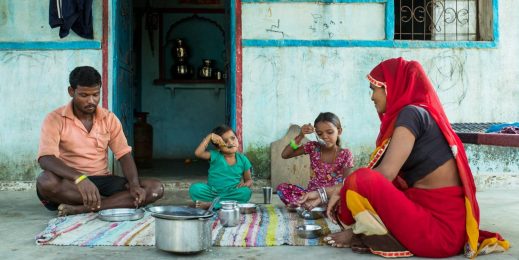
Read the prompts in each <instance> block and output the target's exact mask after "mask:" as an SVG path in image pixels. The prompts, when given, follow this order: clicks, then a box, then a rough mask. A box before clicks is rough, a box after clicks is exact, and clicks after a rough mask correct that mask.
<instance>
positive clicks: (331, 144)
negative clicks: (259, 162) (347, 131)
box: [277, 112, 353, 206]
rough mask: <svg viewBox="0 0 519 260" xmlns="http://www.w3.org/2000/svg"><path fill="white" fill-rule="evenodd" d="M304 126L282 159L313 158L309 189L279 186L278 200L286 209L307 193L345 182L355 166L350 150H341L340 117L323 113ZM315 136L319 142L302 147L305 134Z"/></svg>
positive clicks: (284, 152) (286, 184)
mask: <svg viewBox="0 0 519 260" xmlns="http://www.w3.org/2000/svg"><path fill="white" fill-rule="evenodd" d="M314 126H315V128H314V127H313V126H312V125H311V124H306V125H303V127H301V133H299V135H298V136H296V137H295V138H294V139H292V140H291V141H290V143H289V144H288V145H287V146H286V147H285V149H284V150H283V152H282V153H281V157H283V159H288V158H292V157H296V156H299V155H302V154H308V155H309V156H310V168H311V169H312V175H311V176H310V182H309V183H308V187H307V189H306V190H305V189H303V188H302V187H300V186H298V185H294V184H288V183H282V184H280V185H279V186H278V187H277V193H278V195H279V198H280V199H281V201H283V203H285V204H286V205H287V206H294V205H296V204H297V203H296V202H297V201H298V200H299V198H300V197H301V196H302V195H303V194H304V193H306V192H309V191H315V190H318V189H320V188H325V187H330V186H334V185H336V184H338V183H342V180H343V178H345V177H346V176H347V175H348V174H349V173H350V172H351V168H352V167H353V155H352V153H351V152H350V150H348V149H341V147H340V140H339V135H341V133H342V127H341V122H340V121H339V118H338V117H337V116H336V115H335V114H333V113H330V112H325V113H320V114H319V116H318V117H317V118H316V119H315V122H314ZM314 132H315V133H316V134H317V136H318V137H319V138H318V141H311V142H308V143H306V144H304V145H300V143H301V140H302V139H303V138H304V137H305V135H306V134H311V133H314Z"/></svg>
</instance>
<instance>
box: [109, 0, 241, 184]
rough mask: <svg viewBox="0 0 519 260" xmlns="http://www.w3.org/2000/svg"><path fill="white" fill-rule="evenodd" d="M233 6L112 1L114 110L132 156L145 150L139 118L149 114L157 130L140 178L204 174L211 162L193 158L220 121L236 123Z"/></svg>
mask: <svg viewBox="0 0 519 260" xmlns="http://www.w3.org/2000/svg"><path fill="white" fill-rule="evenodd" d="M231 4H232V3H231V1H227V0H179V1H174V2H173V1H161V0H133V1H132V0H115V1H114V3H113V6H114V7H115V8H114V11H113V13H112V15H113V17H114V23H113V25H114V27H113V28H117V30H114V32H113V33H112V36H113V37H114V40H113V44H114V45H113V46H114V48H113V51H114V54H113V56H114V62H113V69H114V77H113V86H114V87H113V93H112V94H113V96H112V98H113V110H114V112H115V113H116V114H117V115H118V117H119V118H120V119H121V122H122V123H123V128H124V131H125V134H126V135H127V137H128V141H129V143H130V144H132V146H133V147H134V156H137V154H141V155H142V153H141V152H142V151H139V149H143V148H142V146H140V145H139V141H136V142H134V140H142V139H139V133H140V132H139V131H136V132H135V133H134V132H133V125H134V122H135V117H134V116H135V115H136V114H137V113H147V123H149V124H150V125H151V126H152V128H153V141H152V145H151V148H150V149H151V154H152V157H151V163H146V164H142V163H140V164H139V165H138V166H139V174H140V176H145V177H160V178H166V179H168V178H169V177H172V178H173V179H176V178H183V177H182V176H185V175H190V176H191V177H196V176H199V177H200V178H205V177H206V176H207V168H208V163H207V162H202V161H198V160H196V158H194V150H195V149H196V147H197V146H198V144H199V143H200V141H201V140H202V139H203V138H204V137H205V136H206V135H207V134H208V133H209V132H210V131H211V130H212V129H213V128H214V127H216V126H217V125H220V124H223V123H225V124H229V125H231V126H233V127H235V123H233V122H235V121H236V120H235V118H236V116H235V112H234V111H235V110H236V108H235V102H234V101H233V100H235V98H234V97H233V95H234V94H233V93H236V91H235V90H234V88H235V84H232V83H231V82H235V80H234V81H233V78H234V77H235V75H234V74H233V73H231V72H233V71H236V70H235V69H234V68H233V67H234V66H233V65H231V59H232V57H233V56H235V55H234V53H232V52H231V48H233V47H232V39H233V38H234V37H235V36H234V35H233V33H231V32H233V31H234V30H232V21H231V19H230V13H231ZM130 14H131V15H130ZM130 17H131V18H130ZM126 26H128V27H126ZM179 41H180V42H181V43H180V44H179ZM179 49H180V50H183V54H182V55H183V56H179V54H178V50H179ZM232 64H236V63H232ZM208 71H209V72H208ZM141 115H142V114H141ZM123 121H124V122H123ZM137 159H138V158H136V161H138V160H137Z"/></svg>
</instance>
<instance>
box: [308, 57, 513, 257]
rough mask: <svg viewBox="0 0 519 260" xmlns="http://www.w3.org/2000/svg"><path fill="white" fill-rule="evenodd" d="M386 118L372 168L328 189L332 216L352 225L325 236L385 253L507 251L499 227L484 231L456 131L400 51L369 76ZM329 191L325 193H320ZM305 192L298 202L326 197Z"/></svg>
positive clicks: (423, 77) (425, 254) (445, 254)
mask: <svg viewBox="0 0 519 260" xmlns="http://www.w3.org/2000/svg"><path fill="white" fill-rule="evenodd" d="M368 80H369V82H370V88H371V89H372V91H373V94H372V97H371V99H372V100H373V102H374V103H375V107H376V109H377V113H378V114H379V117H380V120H381V126H380V132H379V135H378V138H377V142H376V145H377V148H376V149H375V151H374V152H373V154H372V156H371V160H370V163H369V164H368V166H367V168H361V169H358V170H357V171H355V172H353V173H352V174H351V175H350V176H348V178H346V180H345V181H344V184H343V185H338V186H335V187H331V188H327V189H326V194H327V197H329V198H330V199H329V202H328V211H327V213H328V216H332V217H333V216H335V218H334V220H335V221H337V222H338V223H339V224H341V223H342V224H345V225H347V226H348V227H347V229H345V230H344V231H343V232H340V233H336V234H332V235H330V236H328V237H326V238H325V240H327V241H328V243H329V244H331V245H334V246H338V247H351V248H352V250H354V251H355V252H371V253H373V254H378V255H381V256H384V257H406V256H412V255H416V256H422V257H448V256H454V255H458V254H460V253H462V252H463V251H464V253H465V255H466V256H467V257H471V258H472V257H475V256H476V255H478V254H485V253H490V252H500V251H504V250H507V249H508V247H509V243H508V241H506V240H504V239H503V238H502V237H501V236H500V235H499V234H496V233H490V232H486V231H481V230H479V208H478V204H477V201H476V196H475V191H476V189H475V185H474V180H473V177H472V173H471V171H470V167H469V164H468V161H467V157H466V155H465V150H464V148H463V144H462V143H461V141H460V139H459V138H458V136H457V135H456V134H455V133H454V131H453V130H452V128H451V126H450V123H449V121H448V119H447V116H446V115H445V112H444V111H443V108H442V105H441V103H440V100H439V99H438V96H437V95H436V92H435V91H434V88H433V86H432V84H431V82H430V81H429V79H428V78H427V75H426V74H425V72H424V70H423V68H422V66H421V65H420V64H419V63H418V62H416V61H406V60H404V59H402V58H396V59H389V60H386V61H383V62H382V63H380V64H379V65H377V66H376V67H375V68H374V69H373V70H372V71H371V72H370V74H369V75H368ZM323 197H324V198H323ZM322 199H325V200H327V198H326V197H325V196H323V195H322V194H318V193H317V192H310V193H307V194H305V195H304V196H303V197H302V198H301V200H300V201H299V202H300V204H302V205H303V206H305V207H307V208H312V207H315V206H317V205H319V204H321V203H322V202H323V201H322Z"/></svg>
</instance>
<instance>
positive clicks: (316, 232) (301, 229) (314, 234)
mask: <svg viewBox="0 0 519 260" xmlns="http://www.w3.org/2000/svg"><path fill="white" fill-rule="evenodd" d="M322 231H323V228H322V227H321V226H319V225H314V224H305V225H301V226H297V227H296V232H297V235H298V236H299V237H302V238H306V239H312V238H318V237H320V236H321V234H322Z"/></svg>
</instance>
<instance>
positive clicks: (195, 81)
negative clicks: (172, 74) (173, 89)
mask: <svg viewBox="0 0 519 260" xmlns="http://www.w3.org/2000/svg"><path fill="white" fill-rule="evenodd" d="M153 84H154V85H166V84H225V81H224V80H223V79H156V80H153Z"/></svg>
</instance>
